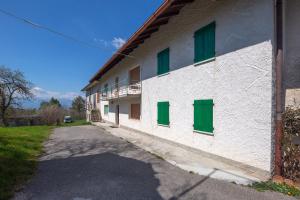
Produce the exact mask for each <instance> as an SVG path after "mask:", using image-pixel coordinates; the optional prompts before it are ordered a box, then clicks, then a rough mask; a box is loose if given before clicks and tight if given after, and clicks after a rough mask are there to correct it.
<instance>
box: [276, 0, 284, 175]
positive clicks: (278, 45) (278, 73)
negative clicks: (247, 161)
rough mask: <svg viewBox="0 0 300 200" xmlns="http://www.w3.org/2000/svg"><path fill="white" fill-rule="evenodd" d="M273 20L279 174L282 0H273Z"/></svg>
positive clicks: (278, 165)
mask: <svg viewBox="0 0 300 200" xmlns="http://www.w3.org/2000/svg"><path fill="white" fill-rule="evenodd" d="M275 4H276V8H275V12H276V14H275V20H276V23H275V24H276V33H275V34H276V51H275V55H276V60H275V73H276V75H275V76H276V82H275V84H276V86H275V87H276V88H275V98H276V99H275V103H276V119H275V126H276V132H275V171H274V172H275V175H278V176H281V172H282V170H281V168H282V151H281V140H282V136H283V123H282V112H283V110H282V65H283V12H282V9H283V6H282V0H275Z"/></svg>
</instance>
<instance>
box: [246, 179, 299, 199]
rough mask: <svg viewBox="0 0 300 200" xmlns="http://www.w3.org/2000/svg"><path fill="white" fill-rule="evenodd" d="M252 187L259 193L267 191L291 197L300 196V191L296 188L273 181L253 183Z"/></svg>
mask: <svg viewBox="0 0 300 200" xmlns="http://www.w3.org/2000/svg"><path fill="white" fill-rule="evenodd" d="M250 187H252V188H254V189H256V190H257V191H260V192H264V191H267V190H271V191H275V192H280V193H283V194H286V195H289V196H300V190H299V189H298V188H296V187H292V186H289V185H287V184H285V183H283V184H282V183H274V182H272V181H267V182H257V183H253V184H252V185H251V186H250Z"/></svg>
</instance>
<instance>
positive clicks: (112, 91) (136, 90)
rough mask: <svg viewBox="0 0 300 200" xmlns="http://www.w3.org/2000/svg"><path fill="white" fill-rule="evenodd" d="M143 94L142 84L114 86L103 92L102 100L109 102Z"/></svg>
mask: <svg viewBox="0 0 300 200" xmlns="http://www.w3.org/2000/svg"><path fill="white" fill-rule="evenodd" d="M140 94H141V82H136V83H131V84H123V85H121V86H112V87H110V88H107V89H104V90H103V91H102V92H101V100H103V101H107V100H110V99H117V98H123V97H129V96H139V95H140Z"/></svg>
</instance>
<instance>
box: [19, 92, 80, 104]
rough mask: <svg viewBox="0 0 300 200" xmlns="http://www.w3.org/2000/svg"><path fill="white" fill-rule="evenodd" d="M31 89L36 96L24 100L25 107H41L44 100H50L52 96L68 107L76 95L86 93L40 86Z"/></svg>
mask: <svg viewBox="0 0 300 200" xmlns="http://www.w3.org/2000/svg"><path fill="white" fill-rule="evenodd" d="M31 91H32V93H33V94H34V96H35V98H34V99H33V100H32V101H24V102H23V103H22V106H23V107H24V108H39V107H40V104H41V102H42V101H49V100H50V98H51V97H54V98H56V99H58V100H59V102H60V104H61V105H62V106H63V107H65V108H68V107H70V106H71V105H72V101H73V99H74V98H75V97H77V96H83V95H84V94H83V93H82V92H55V91H49V90H45V89H43V88H40V87H34V88H32V90H31Z"/></svg>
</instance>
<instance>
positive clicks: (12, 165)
mask: <svg viewBox="0 0 300 200" xmlns="http://www.w3.org/2000/svg"><path fill="white" fill-rule="evenodd" d="M52 129H53V127H51V126H28V127H14V128H11V127H8V128H2V127H0V200H6V199H9V198H11V197H12V195H13V193H14V191H15V190H16V189H17V187H18V186H20V185H21V184H23V183H25V182H26V181H27V180H28V179H29V178H30V177H31V176H32V175H33V173H34V171H35V169H36V165H37V157H38V156H39V155H40V153H41V152H42V143H43V141H44V140H45V139H46V138H47V137H48V136H49V134H50V133H51V130H52Z"/></svg>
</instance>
